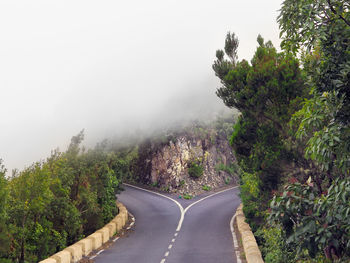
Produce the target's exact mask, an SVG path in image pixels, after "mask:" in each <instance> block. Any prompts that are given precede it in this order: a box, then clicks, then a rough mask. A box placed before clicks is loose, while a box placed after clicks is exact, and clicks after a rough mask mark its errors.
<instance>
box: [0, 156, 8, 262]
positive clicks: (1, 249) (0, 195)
mask: <svg viewBox="0 0 350 263" xmlns="http://www.w3.org/2000/svg"><path fill="white" fill-rule="evenodd" d="M5 174H6V169H5V167H4V166H3V164H2V160H1V159H0V262H1V258H2V256H3V255H4V254H5V253H6V252H7V251H8V249H9V245H10V239H9V237H8V227H7V225H6V221H7V217H8V204H7V202H8V189H7V184H8V182H7V180H6V178H5Z"/></svg>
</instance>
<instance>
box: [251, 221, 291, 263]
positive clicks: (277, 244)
mask: <svg viewBox="0 0 350 263" xmlns="http://www.w3.org/2000/svg"><path fill="white" fill-rule="evenodd" d="M255 237H256V238H257V240H258V242H259V244H261V246H260V250H261V252H262V254H263V257H264V260H265V263H288V262H294V258H293V254H292V252H291V251H288V246H287V245H286V244H285V238H284V233H283V230H282V229H281V227H280V226H278V225H276V226H271V227H264V228H260V229H259V230H258V231H257V232H255Z"/></svg>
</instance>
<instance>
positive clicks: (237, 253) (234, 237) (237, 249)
mask: <svg viewBox="0 0 350 263" xmlns="http://www.w3.org/2000/svg"><path fill="white" fill-rule="evenodd" d="M235 217H236V213H234V215H233V217H232V218H231V220H230V229H231V233H232V240H233V245H234V248H235V254H236V259H237V263H242V261H241V257H240V252H239V246H238V241H237V235H236V232H235V229H234V227H233V221H234V220H235Z"/></svg>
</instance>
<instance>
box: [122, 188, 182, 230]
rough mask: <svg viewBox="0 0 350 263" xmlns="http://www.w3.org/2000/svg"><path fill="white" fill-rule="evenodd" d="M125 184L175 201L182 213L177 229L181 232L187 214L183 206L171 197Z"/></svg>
mask: <svg viewBox="0 0 350 263" xmlns="http://www.w3.org/2000/svg"><path fill="white" fill-rule="evenodd" d="M123 184H125V185H127V186H130V187H134V188H136V189H139V190H142V191H145V192H149V193H152V194H156V195H159V196H161V197H164V198H167V199H169V200H171V201H173V202H174V203H175V204H176V205H177V206H178V207H179V209H180V212H181V216H180V220H179V223H178V225H177V228H176V231H180V229H181V225H182V222H183V221H184V216H185V212H184V208H183V207H182V205H181V204H180V203H179V202H178V201H176V200H175V199H172V198H171V197H169V196H166V195H163V194H160V193H157V192H154V191H150V190H147V189H143V188H141V187H138V186H134V185H131V184H126V183H123Z"/></svg>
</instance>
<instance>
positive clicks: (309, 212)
mask: <svg viewBox="0 0 350 263" xmlns="http://www.w3.org/2000/svg"><path fill="white" fill-rule="evenodd" d="M271 209H272V210H271V215H270V220H271V221H277V222H279V223H281V224H282V226H283V229H284V230H285V233H286V235H287V243H289V244H293V245H294V246H296V247H297V252H298V253H299V254H301V253H302V251H303V250H307V251H308V254H309V255H310V256H311V257H315V256H316V255H317V253H322V252H325V254H326V256H327V258H339V257H342V256H344V255H347V256H350V240H349V236H350V222H349V215H350V179H349V178H346V179H340V178H338V179H336V180H335V181H334V182H333V183H332V185H331V186H330V187H329V188H328V189H327V191H326V192H324V193H322V195H318V189H317V187H316V186H315V185H314V184H313V183H312V182H311V177H310V180H309V181H308V182H307V183H306V184H301V183H299V182H295V183H293V184H290V185H287V186H286V188H285V191H284V192H283V194H282V196H278V197H277V196H275V197H274V199H273V201H272V203H271Z"/></svg>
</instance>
